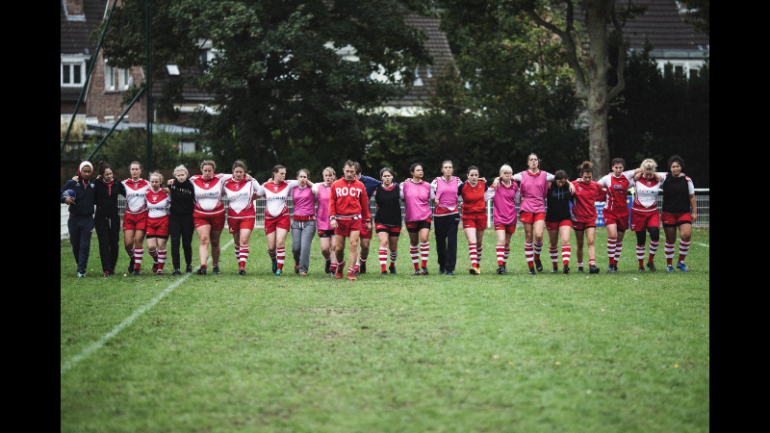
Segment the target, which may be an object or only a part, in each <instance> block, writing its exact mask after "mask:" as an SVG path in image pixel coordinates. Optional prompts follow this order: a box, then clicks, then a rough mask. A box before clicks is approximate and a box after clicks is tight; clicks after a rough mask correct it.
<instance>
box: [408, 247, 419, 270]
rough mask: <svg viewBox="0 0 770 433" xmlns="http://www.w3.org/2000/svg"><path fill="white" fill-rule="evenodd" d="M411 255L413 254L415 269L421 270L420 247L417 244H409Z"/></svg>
mask: <svg viewBox="0 0 770 433" xmlns="http://www.w3.org/2000/svg"><path fill="white" fill-rule="evenodd" d="M409 255H411V256H412V264H413V265H414V270H415V271H419V270H420V249H419V247H418V246H417V245H411V244H410V245H409Z"/></svg>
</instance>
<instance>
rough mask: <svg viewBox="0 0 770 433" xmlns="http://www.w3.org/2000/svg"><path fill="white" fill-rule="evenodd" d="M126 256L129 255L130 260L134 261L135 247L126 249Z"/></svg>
mask: <svg viewBox="0 0 770 433" xmlns="http://www.w3.org/2000/svg"><path fill="white" fill-rule="evenodd" d="M126 254H128V258H129V259H131V260H134V247H131V248H126Z"/></svg>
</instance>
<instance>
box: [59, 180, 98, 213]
mask: <svg viewBox="0 0 770 433" xmlns="http://www.w3.org/2000/svg"><path fill="white" fill-rule="evenodd" d="M94 182H95V181H94V180H93V179H91V180H90V181H88V183H86V182H85V181H83V180H80V181H78V182H75V181H74V180H71V179H70V180H68V181H67V183H65V184H64V186H63V187H61V195H60V198H61V202H62V203H64V200H65V199H66V197H64V191H66V190H68V189H72V190H75V204H73V205H70V209H69V212H70V215H78V216H93V215H94V195H95V194H94V192H95V191H96V189H95V188H94V185H95V184H94Z"/></svg>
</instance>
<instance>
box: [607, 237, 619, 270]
mask: <svg viewBox="0 0 770 433" xmlns="http://www.w3.org/2000/svg"><path fill="white" fill-rule="evenodd" d="M617 242H618V238H607V257H608V258H609V260H610V264H611V265H612V264H614V260H615V246H616V244H617Z"/></svg>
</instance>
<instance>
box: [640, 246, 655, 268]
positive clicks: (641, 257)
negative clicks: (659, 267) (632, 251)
mask: <svg viewBox="0 0 770 433" xmlns="http://www.w3.org/2000/svg"><path fill="white" fill-rule="evenodd" d="M650 252H652V246H650ZM636 260H639V267H640V268H641V267H643V266H644V245H639V244H636Z"/></svg>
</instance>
